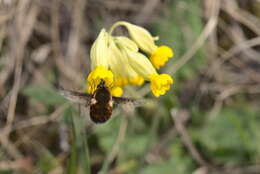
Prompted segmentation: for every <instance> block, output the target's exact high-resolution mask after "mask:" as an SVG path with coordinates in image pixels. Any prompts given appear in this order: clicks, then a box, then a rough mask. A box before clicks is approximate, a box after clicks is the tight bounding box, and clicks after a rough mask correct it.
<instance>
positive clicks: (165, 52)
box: [113, 21, 173, 69]
mask: <svg viewBox="0 0 260 174" xmlns="http://www.w3.org/2000/svg"><path fill="white" fill-rule="evenodd" d="M120 25H122V26H125V27H126V28H127V30H128V32H129V35H130V37H131V39H132V40H133V41H134V42H135V43H136V44H137V45H138V47H139V48H140V49H141V50H142V51H144V52H145V53H147V54H148V55H149V56H150V60H151V62H152V64H153V66H154V67H155V68H156V69H159V68H160V67H161V66H163V65H164V64H165V63H166V62H167V61H168V59H169V58H171V57H173V51H172V49H171V48H170V47H168V46H157V45H156V44H155V40H158V37H153V36H152V35H151V34H150V32H149V31H148V30H146V29H145V28H143V27H140V26H137V25H134V24H131V23H128V22H124V21H119V22H117V23H115V24H114V25H113V26H114V27H113V29H114V28H115V27H116V26H120Z"/></svg>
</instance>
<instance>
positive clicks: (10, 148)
mask: <svg viewBox="0 0 260 174" xmlns="http://www.w3.org/2000/svg"><path fill="white" fill-rule="evenodd" d="M118 20H127V21H129V22H132V23H137V24H140V25H142V26H144V27H146V28H149V29H151V31H152V32H153V33H154V34H158V35H159V36H160V37H161V39H162V43H164V42H166V43H168V44H169V45H170V46H171V47H173V49H174V51H175V58H174V59H172V60H171V61H170V62H169V63H168V64H167V66H166V68H164V69H163V70H162V71H165V72H169V73H170V74H172V75H173V76H174V77H175V87H174V88H173V90H171V91H170V92H169V93H168V94H167V95H165V96H163V97H161V98H160V99H157V98H156V99H155V98H154V97H152V96H151V95H150V94H149V92H148V91H149V90H148V89H149V87H148V86H144V87H142V88H138V89H137V88H136V89H132V88H130V89H128V92H129V95H130V94H133V93H135V92H133V91H135V90H137V94H136V95H137V96H143V97H145V98H149V100H150V102H149V103H148V104H147V105H145V106H144V107H143V108H139V109H137V110H136V111H135V112H134V113H131V114H128V115H129V116H125V115H126V114H123V112H122V110H120V109H117V110H115V114H114V119H112V120H110V121H109V122H108V123H106V124H105V125H93V124H92V123H90V122H89V120H88V121H85V118H87V117H80V116H79V115H80V114H78V113H79V111H78V108H77V107H76V109H75V107H73V105H70V104H69V103H67V102H66V100H64V99H63V98H62V97H60V96H59V94H57V91H56V90H55V89H54V88H53V85H54V84H57V83H58V84H60V85H62V86H64V87H66V88H69V89H75V90H80V89H84V86H85V77H86V76H87V74H88V72H89V49H90V46H91V44H92V42H93V41H94V39H95V37H96V36H97V34H98V32H99V30H100V29H101V28H102V27H108V26H110V25H111V24H112V23H113V22H115V21H118ZM117 32H118V34H120V32H121V33H122V31H117ZM259 45H260V1H259V0H200V1H199V0H194V1H193V0H135V1H130V0H125V1H120V0H74V1H72V0H49V1H47V0H0V99H1V100H0V145H1V146H0V148H1V149H0V174H2V173H15V172H18V173H48V174H60V173H76V171H77V173H87V172H86V171H88V170H89V169H88V167H89V166H90V167H91V171H92V173H97V171H100V169H101V172H99V173H110V174H120V173H140V174H141V173H142V174H145V173H150V174H153V173H159V172H160V173H167V174H168V173H169V174H171V173H179V174H186V173H187V174H188V173H194V174H207V173H210V174H220V173H222V174H223V173H233V174H253V173H255V174H257V173H260V165H259V162H260V149H259V147H260V145H259V144H260V137H259V131H260V128H259V127H260V126H259V125H260V118H259V115H260V110H259V106H260V100H259V97H260V95H259V93H260V52H259V48H260V47H259ZM157 108H158V109H157ZM80 110H81V109H80ZM71 115H73V117H70V116H71ZM81 115H87V114H81ZM118 115H120V116H118ZM75 118H76V119H75ZM82 120H83V121H82ZM75 125H77V126H76V127H75ZM77 127H79V128H77ZM79 132H80V133H79ZM82 132H83V134H82ZM87 144H88V145H87ZM88 154H90V155H89V156H90V158H88V157H87V156H88ZM13 171H15V172H13Z"/></svg>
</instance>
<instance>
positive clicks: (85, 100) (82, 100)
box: [58, 87, 92, 106]
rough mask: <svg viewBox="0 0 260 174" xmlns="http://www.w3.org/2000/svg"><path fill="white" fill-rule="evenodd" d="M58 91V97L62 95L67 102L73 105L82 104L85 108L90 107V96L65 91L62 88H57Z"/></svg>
mask: <svg viewBox="0 0 260 174" xmlns="http://www.w3.org/2000/svg"><path fill="white" fill-rule="evenodd" d="M58 90H59V93H60V95H62V96H63V97H65V98H66V99H68V100H69V101H71V102H73V103H77V104H82V105H85V106H88V105H90V101H91V98H92V95H91V94H87V93H81V92H77V91H70V90H66V89H64V88H62V87H58Z"/></svg>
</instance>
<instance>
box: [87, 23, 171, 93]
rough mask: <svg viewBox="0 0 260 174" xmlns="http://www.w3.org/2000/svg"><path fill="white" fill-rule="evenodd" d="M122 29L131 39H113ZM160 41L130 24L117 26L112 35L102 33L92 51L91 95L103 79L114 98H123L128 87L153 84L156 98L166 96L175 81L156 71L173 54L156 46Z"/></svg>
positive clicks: (113, 27) (89, 80)
mask: <svg viewBox="0 0 260 174" xmlns="http://www.w3.org/2000/svg"><path fill="white" fill-rule="evenodd" d="M120 25H124V26H125V27H126V28H127V29H128V31H129V35H130V38H131V39H130V38H128V37H126V36H113V35H112V32H113V29H115V28H116V27H117V26H120ZM156 39H157V38H155V37H152V35H151V34H150V33H149V32H148V31H147V30H145V29H144V28H142V27H139V26H136V25H133V24H130V23H127V22H117V23H115V24H114V25H113V26H112V27H111V29H110V30H109V32H107V31H106V30H105V29H102V30H101V32H100V33H99V35H98V37H97V39H96V41H95V42H94V43H93V45H92V47H91V51H90V58H91V72H90V74H89V75H88V78H87V82H88V92H89V93H94V91H95V90H96V88H97V85H98V84H99V83H100V81H101V79H103V80H104V81H105V84H106V86H107V87H108V88H109V90H110V92H111V94H112V95H113V96H121V95H122V94H123V87H124V86H126V85H135V86H140V85H142V84H143V83H144V81H150V89H151V91H152V93H153V95H154V96H156V97H159V96H160V95H163V94H165V93H166V91H167V90H169V89H170V85H171V84H173V79H172V78H171V77H170V76H169V75H168V74H158V73H157V71H156V69H158V68H159V67H161V66H163V65H164V64H165V62H166V61H168V59H169V57H172V56H173V52H172V50H171V49H170V48H169V47H167V46H160V47H158V46H156V45H155V43H154V41H155V40H156ZM139 49H140V50H142V51H144V52H146V53H147V54H146V55H148V56H150V59H149V58H148V57H146V55H145V54H143V53H141V52H139Z"/></svg>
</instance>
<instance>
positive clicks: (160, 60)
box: [150, 45, 173, 69]
mask: <svg viewBox="0 0 260 174" xmlns="http://www.w3.org/2000/svg"><path fill="white" fill-rule="evenodd" d="M171 57H173V51H172V49H171V48H170V47H168V46H164V45H163V46H159V47H157V48H156V50H155V51H154V52H153V53H152V55H151V57H150V60H151V62H152V64H153V66H154V67H155V68H156V69H159V68H160V67H161V66H164V64H165V63H166V62H167V61H168V59H169V58H171Z"/></svg>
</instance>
